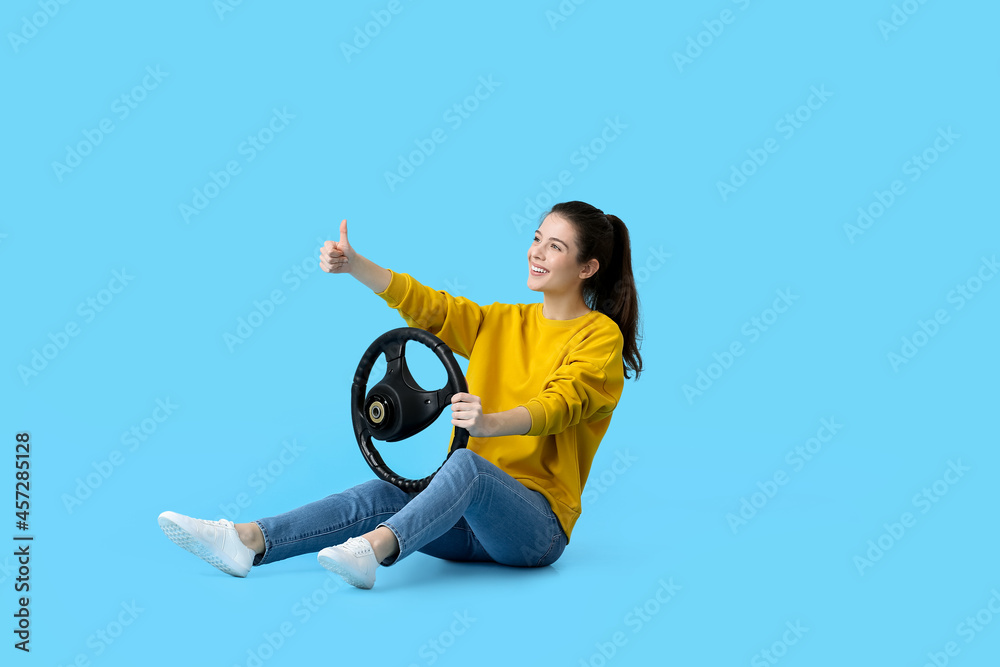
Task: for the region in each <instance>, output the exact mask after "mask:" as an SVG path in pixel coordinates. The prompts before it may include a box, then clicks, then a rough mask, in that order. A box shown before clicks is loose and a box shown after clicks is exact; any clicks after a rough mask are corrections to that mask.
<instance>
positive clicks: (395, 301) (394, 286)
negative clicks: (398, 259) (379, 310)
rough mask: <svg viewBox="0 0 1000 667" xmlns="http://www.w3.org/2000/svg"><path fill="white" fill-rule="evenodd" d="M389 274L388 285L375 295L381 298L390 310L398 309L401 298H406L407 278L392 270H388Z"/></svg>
mask: <svg viewBox="0 0 1000 667" xmlns="http://www.w3.org/2000/svg"><path fill="white" fill-rule="evenodd" d="M389 273H390V274H391V277H390V278H389V285H388V286H387V287H386V288H385V289H384V290H383V291H381V292H376V293H375V294H377V295H378V296H380V297H382V298H383V299H384V300H385V302H386V303H387V304H389V307H390V308H399V304H400V303H402V301H403V297H405V296H406V291H407V277H408V276H407V275H406V274H405V273H396V272H395V271H393V270H392V269H389Z"/></svg>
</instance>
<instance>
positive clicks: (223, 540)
mask: <svg viewBox="0 0 1000 667" xmlns="http://www.w3.org/2000/svg"><path fill="white" fill-rule="evenodd" d="M158 522H159V524H160V528H161V529H162V530H163V532H164V533H165V534H166V536H167V537H169V538H170V539H171V540H172V541H173V542H174V544H176V545H177V546H179V547H183V548H184V549H187V550H188V551H190V552H191V553H193V554H194V555H195V556H197V557H198V558H201V559H202V560H204V561H205V562H207V563H208V564H209V565H213V566H215V567H217V568H219V569H220V570H222V571H223V572H225V573H226V574H231V575H233V576H234V577H245V576H247V574H249V573H250V566H251V565H252V564H253V559H254V556H255V555H256V554H255V553H254V551H253V549H251V548H249V547H248V546H246V545H245V544H243V542H241V541H240V536H239V535H238V534H237V533H236V525H235V524H234V523H233V522H232V521H227V520H226V519H220V520H218V521H205V520H204V519H192V518H191V517H189V516H184V515H183V514H178V513H177V512H164V513H163V514H161V515H160V517H159V519H158Z"/></svg>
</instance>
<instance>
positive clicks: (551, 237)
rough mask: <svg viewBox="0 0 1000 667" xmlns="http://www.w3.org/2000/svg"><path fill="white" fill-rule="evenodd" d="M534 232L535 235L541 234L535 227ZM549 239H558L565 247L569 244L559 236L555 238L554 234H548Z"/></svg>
mask: <svg viewBox="0 0 1000 667" xmlns="http://www.w3.org/2000/svg"><path fill="white" fill-rule="evenodd" d="M535 234H536V235H537V236H541V232H539V231H538V230H537V229H536V230H535ZM549 240H550V241H558V242H559V243H562V244H563V245H564V246H566V247H567V248H568V247H569V244H568V243H566V242H565V241H563V240H562V239H560V238H556V237H555V236H550V237H549Z"/></svg>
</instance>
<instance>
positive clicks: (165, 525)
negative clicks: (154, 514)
mask: <svg viewBox="0 0 1000 667" xmlns="http://www.w3.org/2000/svg"><path fill="white" fill-rule="evenodd" d="M157 521H158V522H159V524H160V529H161V530H162V531H163V534H164V535H166V536H167V537H168V538H170V541H171V542H173V543H174V544H176V545H177V546H179V547H180V548H182V549H185V550H187V551H189V552H191V553H193V554H194V555H195V556H197V557H198V558H200V559H202V560H203V561H205V562H206V563H208V564H209V565H211V566H213V567H216V568H218V569H220V570H222V571H223V572H225V573H226V574H229V575H232V576H234V577H245V576H247V575H248V574H249V573H250V570H244V569H243V568H241V567H239V566H238V565H236V564H235V563H233V562H232V561H231V560H229V559H227V558H223V557H222V556H220V555H219V554H218V553H216V552H215V551H214V550H212V549H210V548H209V547H207V546H206V545H205V544H204V543H203V542H202V541H201V540H199V539H198V538H196V537H194V536H193V535H191V533H189V532H187V531H186V530H184V529H183V528H182V527H181V526H179V525H178V524H176V523H174V522H173V521H171V520H170V519H168V518H165V517H162V516H161V517H159V518H158V519H157Z"/></svg>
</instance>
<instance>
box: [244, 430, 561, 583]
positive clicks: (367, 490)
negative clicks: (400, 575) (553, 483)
mask: <svg viewBox="0 0 1000 667" xmlns="http://www.w3.org/2000/svg"><path fill="white" fill-rule="evenodd" d="M256 523H257V525H258V526H260V530H261V532H262V533H263V534H264V546H265V551H264V553H263V554H261V555H258V556H257V557H256V558H255V559H254V565H263V564H264V563H272V562H274V561H278V560H282V559H285V558H291V557H292V556H298V555H301V554H306V553H315V552H317V551H319V550H320V549H323V548H325V547H329V546H333V545H335V544H341V543H342V542H345V541H347V539H348V538H351V537H357V536H359V535H363V534H365V533H367V532H369V531H372V530H374V529H375V528H376V527H378V526H386V527H387V528H389V529H390V530H391V531H392V532H393V533H394V534H395V536H396V539H397V540H398V541H399V555H398V556H397V557H396V558H393V559H387V560H386V561H384V562H383V563H382V565H392V564H393V563H395V562H397V561H399V560H401V559H403V558H406V557H407V556H409V555H410V554H412V553H413V552H415V551H419V552H421V553H425V554H428V555H430V556H434V557H436V558H443V559H446V560H453V561H493V562H496V563H500V564H503V565H511V566H519V567H540V566H543V565H551V564H552V563H554V562H555V561H556V559H557V558H559V556H561V555H562V552H563V550H564V549H565V548H566V542H567V539H566V534H565V533H564V532H563V530H562V527H561V526H560V524H559V520H558V519H557V518H556V515H555V514H554V513H553V512H552V508H551V506H550V505H549V502H548V500H546V499H545V496H543V495H542V494H540V493H538V492H537V491H532V490H530V489H528V488H527V487H525V486H524V485H523V484H521V483H520V482H518V481H517V480H516V479H514V478H513V477H511V476H510V475H508V474H507V473H505V472H504V471H503V470H501V469H500V468H498V467H496V466H495V465H493V464H492V463H490V462H489V461H487V460H486V459H484V458H483V457H481V456H479V455H478V454H476V453H475V452H471V451H469V450H468V449H459V450H456V451H455V453H453V454H452V455H451V457H449V458H448V460H447V461H446V462H445V464H444V465H443V466H442V467H441V469H440V470H439V471H438V473H437V474H436V475H435V476H434V479H433V480H431V483H430V484H428V485H427V488H426V489H424V490H423V491H422V492H420V493H416V494H415V493H407V492H405V491H402V490H401V489H399V488H398V487H396V486H394V485H392V484H390V483H389V482H384V481H382V480H380V479H376V480H371V481H368V482H365V483H364V484H359V485H358V486H355V487H353V488H350V489H348V490H346V491H344V492H343V493H336V494H333V495H331V496H327V497H326V498H323V499H322V500H317V501H316V502H313V503H309V504H308V505H303V506H302V507H299V508H298V509H294V510H291V511H290V512H285V513H284V514H279V515H277V516H273V517H270V518H267V519H259V520H258V521H257V522H256Z"/></svg>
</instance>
